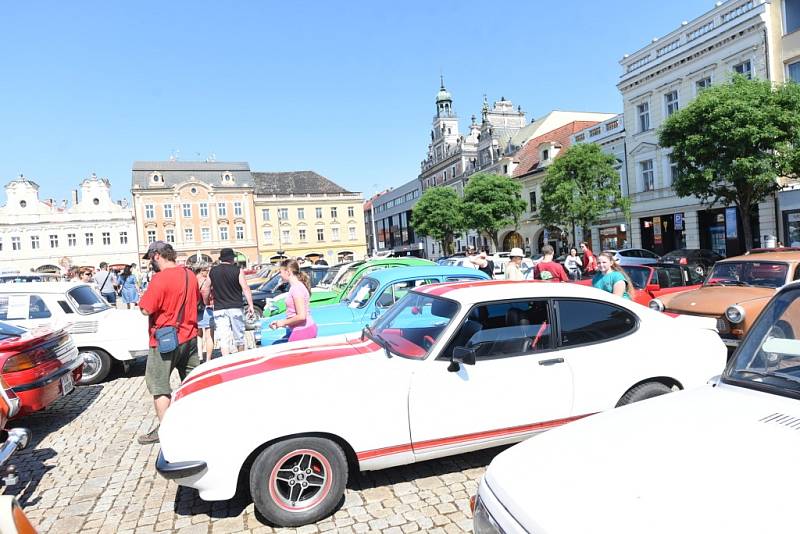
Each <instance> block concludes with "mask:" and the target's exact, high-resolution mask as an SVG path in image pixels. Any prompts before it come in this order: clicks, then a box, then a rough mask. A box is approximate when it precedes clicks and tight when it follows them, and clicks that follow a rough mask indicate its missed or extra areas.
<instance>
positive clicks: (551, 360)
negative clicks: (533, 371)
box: [539, 358, 564, 365]
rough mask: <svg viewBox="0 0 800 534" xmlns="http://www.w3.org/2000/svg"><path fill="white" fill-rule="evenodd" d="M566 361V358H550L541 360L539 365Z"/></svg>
mask: <svg viewBox="0 0 800 534" xmlns="http://www.w3.org/2000/svg"><path fill="white" fill-rule="evenodd" d="M557 363H564V358H550V359H549V360H539V365H555V364H557Z"/></svg>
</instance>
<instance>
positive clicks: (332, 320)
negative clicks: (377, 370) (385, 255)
mask: <svg viewBox="0 0 800 534" xmlns="http://www.w3.org/2000/svg"><path fill="white" fill-rule="evenodd" d="M488 279H489V276H488V275H487V274H486V273H484V272H482V271H479V270H477V269H473V268H469V267H449V266H445V265H431V266H418V267H396V268H394V269H383V270H380V271H374V272H372V273H370V274H368V275H366V276H365V277H363V278H362V279H361V281H360V282H359V283H358V284H356V285H355V287H353V289H351V290H350V293H349V294H348V295H347V296H346V297H345V298H343V299H342V301H341V302H340V303H338V304H328V305H327V306H318V307H316V308H314V310H313V311H312V316H313V318H314V322H315V323H316V325H317V337H322V336H332V335H336V334H346V333H348V332H358V331H360V330H361V329H362V328H364V327H365V326H366V325H368V324H369V323H371V322H372V321H374V320H375V319H377V318H378V317H380V316H381V315H382V314H383V313H385V312H386V310H388V309H390V308H391V307H392V305H393V304H394V303H395V302H397V301H398V300H399V299H400V298H402V297H403V296H405V295H406V294H407V293H408V292H409V291H410V290H412V289H414V288H416V287H420V286H423V285H426V284H438V283H440V282H459V281H466V280H473V281H478V280H488ZM285 318H286V315H285V313H282V314H279V315H276V316H274V317H271V318H270V320H269V322H272V321H276V320H279V319H285ZM269 322H267V321H264V322H263V323H262V327H261V344H262V345H271V344H273V343H276V342H280V341H282V340H283V339H284V338H285V336H286V329H285V328H278V329H275V330H272V329H271V328H270V327H269Z"/></svg>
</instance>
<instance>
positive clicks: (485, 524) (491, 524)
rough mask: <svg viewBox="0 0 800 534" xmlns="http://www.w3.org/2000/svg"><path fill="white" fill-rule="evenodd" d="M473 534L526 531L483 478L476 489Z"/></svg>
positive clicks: (510, 533) (508, 533)
mask: <svg viewBox="0 0 800 534" xmlns="http://www.w3.org/2000/svg"><path fill="white" fill-rule="evenodd" d="M473 529H474V531H475V534H498V533H503V534H512V533H515V534H516V533H520V534H523V533H527V532H538V531H537V530H531V531H528V530H526V529H525V528H523V526H522V525H520V524H519V522H518V521H517V520H516V519H515V518H514V517H513V516H512V515H511V514H510V513H509V512H508V510H507V509H506V507H505V506H503V504H502V503H501V502H500V500H499V499H498V498H497V496H496V495H495V494H494V492H493V491H492V490H491V489H490V488H489V486H488V484H487V483H486V479H485V478H484V479H483V480H482V481H481V483H480V486H479V487H478V504H477V507H476V509H475V513H474V516H473Z"/></svg>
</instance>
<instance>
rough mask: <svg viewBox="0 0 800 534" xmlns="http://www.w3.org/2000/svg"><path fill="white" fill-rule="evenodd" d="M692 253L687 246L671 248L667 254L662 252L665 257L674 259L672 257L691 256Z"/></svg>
mask: <svg viewBox="0 0 800 534" xmlns="http://www.w3.org/2000/svg"><path fill="white" fill-rule="evenodd" d="M691 255H692V253H691V251H690V250H689V249H688V248H679V249H678V250H673V251H672V252H669V253H667V254H664V256H663V257H664V258H665V259H674V258H688V257H689V256H691Z"/></svg>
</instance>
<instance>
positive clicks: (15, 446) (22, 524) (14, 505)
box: [0, 325, 36, 534]
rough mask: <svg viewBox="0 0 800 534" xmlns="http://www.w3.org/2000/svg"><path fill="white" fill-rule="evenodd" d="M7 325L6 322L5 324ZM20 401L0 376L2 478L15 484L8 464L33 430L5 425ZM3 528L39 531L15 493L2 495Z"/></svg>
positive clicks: (17, 532)
mask: <svg viewBox="0 0 800 534" xmlns="http://www.w3.org/2000/svg"><path fill="white" fill-rule="evenodd" d="M5 326H7V325H5ZM19 409H20V401H19V398H18V397H17V395H16V394H15V393H14V390H13V389H11V388H10V387H9V385H8V384H7V383H6V382H5V380H3V377H2V376H0V428H2V429H4V430H3V432H2V435H3V436H4V438H5V439H4V441H2V442H0V469H3V471H4V473H5V476H4V477H3V478H2V482H5V483H6V484H10V485H13V484H16V483H17V482H18V477H17V474H16V469H12V466H8V465H7V464H8V462H9V460H10V459H11V456H12V455H13V454H14V453H15V452H16V451H18V450H22V449H24V448H25V447H27V446H28V442H30V439H31V431H30V430H28V429H27V428H8V429H7V428H6V423H7V422H8V420H9V419H10V418H12V417H14V416H15V415H17V414H18V413H19ZM0 532H2V533H3V534H6V533H7V534H36V529H35V528H33V525H32V524H31V522H30V521H29V520H28V518H27V517H26V516H25V512H23V511H22V508H21V507H20V505H19V502H17V499H16V497H14V496H13V495H1V496H0Z"/></svg>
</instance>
